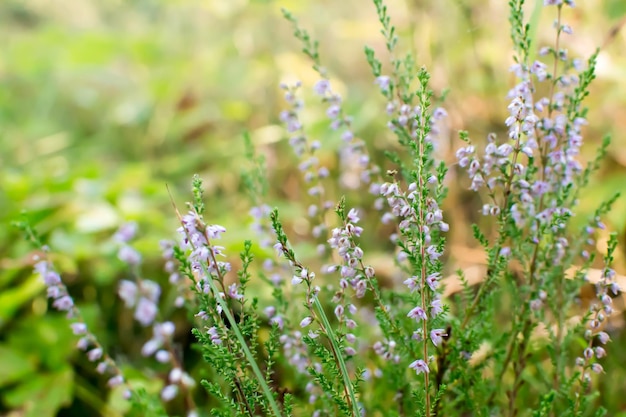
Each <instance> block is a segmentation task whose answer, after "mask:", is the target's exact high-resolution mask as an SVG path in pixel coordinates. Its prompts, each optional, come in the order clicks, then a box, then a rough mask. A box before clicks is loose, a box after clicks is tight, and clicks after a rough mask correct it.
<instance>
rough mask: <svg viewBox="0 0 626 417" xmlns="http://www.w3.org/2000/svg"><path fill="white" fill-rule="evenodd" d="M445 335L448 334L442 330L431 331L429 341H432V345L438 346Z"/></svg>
mask: <svg viewBox="0 0 626 417" xmlns="http://www.w3.org/2000/svg"><path fill="white" fill-rule="evenodd" d="M447 335H448V334H447V333H446V332H445V330H444V329H433V330H431V332H430V340H432V342H433V345H435V346H439V345H440V344H441V342H442V341H443V338H444V337H445V336H447Z"/></svg>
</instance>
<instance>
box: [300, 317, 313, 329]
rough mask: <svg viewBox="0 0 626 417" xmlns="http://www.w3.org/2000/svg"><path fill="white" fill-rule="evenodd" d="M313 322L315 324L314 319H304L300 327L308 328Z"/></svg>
mask: <svg viewBox="0 0 626 417" xmlns="http://www.w3.org/2000/svg"><path fill="white" fill-rule="evenodd" d="M312 322H313V317H311V316H307V317H305V318H303V319H302V321H301V322H300V327H302V328H304V327H308V326H309V325H310V324H311V323H312Z"/></svg>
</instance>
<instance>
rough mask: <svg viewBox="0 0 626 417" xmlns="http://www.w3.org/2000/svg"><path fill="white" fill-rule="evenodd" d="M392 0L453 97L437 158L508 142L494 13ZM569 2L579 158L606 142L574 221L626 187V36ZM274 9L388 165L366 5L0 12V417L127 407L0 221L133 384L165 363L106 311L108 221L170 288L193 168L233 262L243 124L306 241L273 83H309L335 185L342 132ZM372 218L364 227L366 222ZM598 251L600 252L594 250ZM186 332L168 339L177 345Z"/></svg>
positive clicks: (481, 3) (403, 28)
mask: <svg viewBox="0 0 626 417" xmlns="http://www.w3.org/2000/svg"><path fill="white" fill-rule="evenodd" d="M387 3H388V5H389V9H390V14H391V16H392V21H393V22H394V24H395V25H396V26H397V29H398V34H399V36H400V37H401V42H400V49H401V50H405V51H412V52H413V53H414V54H415V57H416V61H417V62H418V63H420V64H423V65H425V66H426V67H427V68H428V69H429V70H430V72H431V74H432V86H433V88H434V89H435V90H436V91H442V90H444V89H448V90H449V93H448V95H447V100H446V102H445V107H446V109H447V111H448V113H449V116H450V117H449V119H448V122H449V125H448V129H449V130H448V131H447V132H445V134H444V135H443V136H444V140H443V142H442V144H441V148H440V149H443V153H442V157H443V158H444V159H446V160H447V161H448V162H450V163H453V162H454V160H453V155H454V150H455V149H456V147H458V146H460V143H459V141H458V140H457V139H456V137H457V134H456V132H457V131H458V130H460V129H464V130H468V131H469V132H470V135H471V137H472V138H474V140H476V141H477V142H480V141H481V140H483V138H484V137H485V136H486V134H487V133H489V132H496V133H500V134H502V133H503V132H504V130H503V121H504V119H505V117H506V106H507V101H506V98H505V95H506V92H507V91H508V89H509V88H510V87H511V86H512V82H513V81H514V80H513V77H512V74H510V73H509V71H508V67H509V66H510V64H511V63H512V54H511V52H510V50H511V48H510V41H509V36H508V34H509V28H508V21H507V14H508V11H507V4H506V3H507V2H506V1H503V0H438V1H426V0H390V1H388V2H387ZM528 3H529V4H528V15H529V16H532V18H533V20H534V21H535V22H537V23H538V24H539V26H538V27H539V29H538V31H537V35H536V36H537V40H538V43H539V44H540V45H543V44H549V43H550V42H551V39H553V30H552V29H551V22H552V21H553V19H554V15H552V14H551V10H552V9H545V8H542V7H540V4H539V5H538V6H537V4H538V3H543V2H542V1H540V0H530V1H529V2H528ZM536 3H537V4H536ZM579 3H580V4H579V5H578V8H576V9H573V10H570V9H566V10H567V11H566V12H565V13H564V19H565V21H566V22H568V23H570V24H571V26H572V27H573V28H574V35H572V36H569V37H567V38H566V40H565V44H566V46H567V48H568V50H569V53H570V54H571V55H574V56H580V57H582V58H585V57H587V56H589V55H590V54H591V53H592V52H593V51H594V50H595V48H596V47H599V46H601V47H602V51H601V53H600V56H599V63H598V77H597V80H596V82H595V83H594V84H593V86H592V88H591V90H592V94H591V96H590V97H589V100H588V101H587V103H588V105H589V107H590V110H589V120H590V125H589V126H588V129H587V130H586V144H585V147H584V155H583V156H582V158H583V159H588V158H591V157H592V156H593V154H594V151H595V150H596V149H597V147H598V145H599V143H600V142H601V138H602V137H603V136H604V135H606V134H610V135H611V136H612V137H613V143H612V145H611V147H610V148H609V154H608V156H607V158H606V160H605V162H604V163H603V165H602V168H601V169H600V171H599V172H598V173H597V175H596V176H595V177H594V182H593V184H592V186H591V187H590V188H589V189H588V190H587V191H586V192H585V193H583V194H582V196H581V202H580V205H579V207H578V210H579V211H578V212H579V213H580V215H579V219H580V221H582V220H583V219H584V218H585V217H586V215H587V214H589V213H591V212H592V210H593V209H594V208H595V206H596V205H597V204H598V202H599V201H601V200H602V199H604V198H607V197H608V196H610V195H611V194H612V193H614V192H615V191H620V190H622V191H626V135H625V134H624V132H625V131H626V81H625V80H626V54H624V51H626V30H621V28H622V24H623V23H624V19H625V18H626V17H625V16H626V2H624V1H623V0H601V1H600V0H599V1H594V2H583V1H580V2H579ZM281 7H286V8H288V9H289V10H290V11H292V12H293V13H294V15H295V16H297V17H298V18H299V20H300V22H301V24H302V26H304V27H306V28H308V29H309V30H310V32H311V34H312V36H313V37H314V38H316V39H318V40H319V41H320V53H321V58H322V62H323V63H324V65H325V67H326V68H327V69H328V72H329V74H330V76H331V80H332V83H333V86H334V88H335V89H336V90H338V91H339V92H340V93H341V94H342V95H343V97H344V99H345V110H346V111H347V112H348V113H349V114H351V115H352V116H353V117H354V120H355V123H354V127H355V133H356V134H357V135H358V136H359V137H361V138H363V139H364V140H366V141H367V143H368V146H369V150H370V153H371V155H372V157H373V158H374V159H376V160H378V161H380V162H381V163H382V164H383V165H384V164H385V162H384V158H383V156H382V152H383V151H384V150H393V149H395V148H396V146H397V145H395V144H394V141H393V138H392V137H391V136H390V135H389V134H388V132H387V130H386V128H385V124H386V117H385V114H384V106H385V103H384V101H383V99H382V97H380V95H379V94H378V92H377V89H376V86H375V85H374V84H373V77H372V75H371V73H370V70H369V68H368V66H367V64H366V61H365V56H364V53H363V47H364V46H365V45H369V46H371V47H372V48H374V49H375V50H376V51H377V52H378V53H379V58H381V60H383V62H385V59H386V55H385V51H384V42H383V39H382V36H381V35H380V33H379V23H378V21H377V18H376V14H375V8H374V6H373V4H371V3H370V2H368V1H365V0H342V1H337V0H284V1H270V0H267V1H264V0H228V1H224V0H134V1H124V0H29V1H28V2H23V1H20V0H2V1H1V2H0V225H1V227H0V415H9V416H35V415H36V416H40V417H44V416H55V415H59V416H87V415H89V416H97V415H107V416H117V415H122V413H123V410H124V405H123V403H122V401H121V400H120V396H119V395H115V393H113V394H111V393H109V392H108V391H107V390H106V389H105V387H104V384H105V381H103V380H101V378H99V377H98V375H96V374H95V372H94V371H93V369H92V365H91V364H90V363H88V362H86V360H85V359H84V358H83V357H82V356H81V355H80V354H79V353H76V352H75V351H74V344H75V338H74V336H72V335H71V333H70V331H69V329H68V328H67V326H66V323H65V320H64V318H63V317H62V316H59V315H57V314H55V313H48V314H46V311H47V310H48V304H47V301H46V299H45V296H44V293H43V284H42V283H40V282H39V281H38V280H37V279H36V278H35V277H34V276H32V273H31V266H32V261H31V259H32V254H33V252H32V247H31V246H29V244H28V243H27V242H26V241H24V240H23V239H22V237H21V235H20V233H19V231H18V230H17V229H15V228H12V227H11V226H10V223H11V221H13V220H17V219H18V218H19V216H20V213H21V212H22V211H27V212H28V217H29V218H30V219H31V221H33V222H34V223H35V225H36V228H37V230H38V231H39V232H40V233H41V234H42V236H43V237H44V238H45V240H46V241H47V242H48V243H49V245H50V246H51V247H52V250H53V253H54V260H55V262H56V264H57V266H58V268H59V269H60V270H62V271H63V273H64V279H65V280H66V282H67V284H68V286H69V287H70V290H71V291H72V293H73V295H74V296H75V298H76V300H77V301H78V303H79V304H80V305H81V307H82V308H83V310H84V313H85V316H86V318H87V320H88V322H89V323H90V325H91V327H92V328H93V330H94V331H95V332H96V333H97V334H98V336H99V337H100V338H101V340H102V342H103V344H104V345H105V346H107V347H108V348H109V350H110V352H111V353H112V354H113V355H114V356H115V357H118V358H120V361H121V363H122V364H123V365H126V364H130V363H133V364H135V365H134V366H130V365H128V372H129V373H130V374H131V375H132V376H133V377H134V378H137V379H139V380H141V379H144V380H145V385H146V387H148V388H149V389H153V390H156V391H158V388H159V387H160V384H161V383H162V380H161V379H159V378H160V377H162V376H163V372H164V371H165V370H159V368H158V367H156V368H155V367H154V364H153V363H151V362H150V361H144V362H142V359H141V358H140V355H139V354H138V350H139V348H140V347H141V342H142V336H146V334H143V335H142V333H141V331H140V330H138V329H136V328H132V326H131V327H130V328H129V327H128V326H127V325H124V323H126V322H128V317H129V316H128V312H127V311H125V310H124V309H123V307H122V306H121V304H120V302H119V301H118V300H117V299H116V294H115V291H116V290H115V289H116V282H117V281H118V280H119V279H121V278H124V277H125V276H127V275H128V274H129V273H128V271H127V269H126V267H125V266H124V265H123V264H122V263H121V262H120V261H119V260H117V258H116V256H115V248H114V246H113V245H112V243H111V240H110V236H111V235H112V234H113V233H114V231H115V229H116V228H117V227H118V226H119V225H120V224H121V223H122V222H124V221H127V220H135V221H137V222H138V223H139V225H140V230H141V233H140V237H139V239H138V241H137V242H136V246H137V247H138V249H140V250H141V252H142V254H143V255H144V258H145V263H144V268H143V274H144V275H145V277H147V278H151V279H155V280H162V281H163V282H166V281H167V277H166V274H165V273H164V272H162V264H163V262H162V261H161V259H160V250H159V246H158V240H159V239H163V238H172V237H173V236H174V230H175V228H176V218H175V216H174V214H173V211H172V208H171V203H170V200H169V196H168V192H167V189H166V184H167V185H168V186H169V189H170V190H171V192H172V196H173V198H174V200H175V201H176V202H177V203H178V204H179V205H180V206H182V203H183V202H184V201H186V200H188V199H189V198H190V179H191V176H192V175H193V174H194V173H198V174H199V175H200V176H201V177H202V178H203V179H204V180H205V185H206V203H207V216H206V217H207V218H208V219H209V221H210V222H211V223H218V224H222V225H224V226H225V227H226V228H227V229H228V231H229V233H228V236H227V238H226V246H227V251H229V252H231V253H233V255H234V254H236V253H237V251H238V250H239V249H240V248H241V245H242V244H241V242H242V240H243V239H244V238H245V237H246V236H248V235H249V234H250V231H249V229H248V228H247V227H246V224H248V223H249V222H250V219H249V216H248V210H249V208H250V201H249V199H248V197H247V195H246V193H245V189H244V188H245V187H243V185H242V181H241V172H242V170H244V169H247V168H246V167H248V168H249V166H250V164H249V162H248V161H247V160H246V158H245V156H244V153H245V152H244V141H243V134H244V132H249V134H250V135H251V137H252V139H253V142H254V144H255V147H256V148H257V151H258V152H259V153H260V154H262V155H264V156H265V158H266V161H267V165H268V170H269V184H270V189H271V190H272V191H270V193H269V195H268V196H267V203H268V204H270V205H271V206H278V207H280V208H281V210H282V215H283V218H284V219H285V220H286V223H287V226H288V230H289V231H290V233H292V234H293V235H294V236H296V240H297V238H298V237H302V240H304V236H306V235H308V232H309V230H308V223H307V222H306V220H305V219H304V218H303V216H304V211H303V207H306V205H304V204H303V202H302V201H301V198H300V196H301V188H302V184H301V180H300V175H299V173H298V172H297V168H296V163H295V161H296V159H295V157H294V156H293V154H292V151H291V149H290V148H289V146H288V144H287V139H286V137H287V136H286V134H285V132H284V130H283V129H282V127H281V126H280V122H279V121H278V114H279V112H280V111H281V110H282V109H284V108H285V103H284V102H283V99H282V93H281V91H280V90H279V88H278V84H279V83H280V82H282V81H293V80H295V79H300V80H302V82H303V84H304V87H305V89H304V95H303V96H304V98H305V100H306V102H307V110H306V111H305V113H304V120H305V123H306V127H307V132H308V134H309V135H310V137H311V138H315V139H319V140H321V141H322V143H323V149H322V151H321V154H320V157H321V158H322V159H323V162H324V163H325V164H326V165H328V166H330V167H331V171H332V172H333V175H336V174H337V172H338V167H337V164H338V163H339V162H338V161H339V159H338V157H337V153H338V152H337V149H338V147H339V146H340V139H339V137H338V134H337V133H336V132H332V131H330V130H329V129H328V122H327V120H326V119H325V116H324V112H325V108H324V105H323V104H321V103H319V101H318V99H317V98H315V97H314V96H313V94H312V93H311V87H312V85H313V84H314V83H315V82H316V81H317V80H318V76H317V75H316V74H315V72H314V71H313V70H312V69H311V63H310V62H309V61H308V59H307V58H306V57H305V56H304V55H303V54H302V53H300V49H301V46H300V44H299V43H298V42H297V41H296V40H294V38H293V36H292V28H291V26H290V25H289V24H288V22H286V21H285V20H284V19H283V18H282V17H281V13H280V8H281ZM446 138H447V139H446ZM450 178H451V181H450V186H451V193H450V198H449V200H448V203H447V207H445V209H446V210H445V213H446V216H447V217H448V219H449V221H450V223H451V224H452V226H453V228H452V233H451V243H452V245H453V246H452V247H453V250H452V254H451V255H450V270H454V268H455V267H457V266H459V265H460V266H462V267H470V266H472V265H471V263H472V259H476V257H475V256H473V252H471V251H472V247H473V246H474V244H473V242H472V239H471V236H470V234H469V229H468V228H467V223H468V222H471V221H473V220H475V219H476V218H477V215H476V211H477V209H478V207H480V206H479V201H477V200H476V197H475V196H473V195H472V194H471V193H467V192H466V191H464V190H463V188H462V181H461V182H460V184H461V186H459V182H457V181H456V178H455V171H454V169H453V170H452V172H451V176H450ZM347 195H348V199H349V201H352V202H353V204H352V205H359V204H362V205H364V206H365V205H366V204H367V201H368V198H369V197H367V196H364V193H358V192H347ZM625 201H626V199H624V198H622V199H621V200H620V201H618V203H617V205H616V207H615V209H614V210H613V211H612V213H611V214H610V216H609V217H608V219H607V221H606V223H607V224H608V226H609V229H610V230H613V231H617V232H618V233H619V234H620V239H621V242H622V246H621V247H620V253H619V254H618V258H617V261H616V268H617V270H618V271H619V272H620V273H622V274H623V273H624V272H625V268H624V267H625V264H624V248H625V247H626V245H624V244H623V243H624V233H625V231H626V227H625V226H626V203H625ZM366 217H368V216H367V215H366ZM368 221H369V222H370V223H371V224H372V226H371V227H375V226H374V224H376V216H374V215H372V216H370V219H369V220H368ZM365 245H366V247H367V246H369V248H368V249H370V250H371V251H370V252H369V253H370V254H371V256H372V258H373V259H378V263H379V270H381V271H382V272H381V275H385V274H384V271H385V268H387V264H388V262H386V260H387V259H388V258H389V254H386V253H385V252H384V249H385V248H384V247H380V246H379V245H378V246H377V245H376V242H371V243H370V244H368V243H366V244H365ZM599 245H600V246H599V249H600V250H602V246H601V245H602V239H601V240H600V242H599ZM313 249H314V245H312V244H309V245H308V246H307V245H304V244H303V246H302V251H303V254H304V256H307V255H309V256H313V254H314V250H313ZM387 249H388V247H387ZM366 253H367V252H366ZM234 256H235V255H234ZM391 275H392V274H389V276H390V277H391ZM389 279H392V277H391V278H389ZM389 285H393V282H391V283H390V284H389ZM621 309H623V305H622V307H621ZM622 314H623V313H621V312H620V313H619V315H620V316H621V315H622ZM181 318H184V315H183V316H182V317H181ZM614 320H615V321H614V325H613V329H612V331H613V333H612V337H613V340H614V341H613V343H612V348H611V351H610V355H609V358H608V359H607V365H606V366H605V368H607V369H608V370H610V371H609V372H610V373H611V378H610V379H611V381H608V382H607V383H605V385H603V386H602V401H603V403H605V404H606V405H607V406H608V407H609V408H610V409H611V413H610V415H626V412H624V410H626V400H624V395H625V394H626V384H620V383H619V382H616V381H624V380H626V369H625V368H624V364H626V353H625V350H624V349H621V348H620V347H623V346H625V345H626V334H625V332H624V331H623V330H622V327H621V326H622V325H621V323H622V320H621V319H620V317H616V318H614ZM184 330H185V329H183V332H182V333H181V334H180V335H179V339H180V343H181V345H183V346H187V345H188V344H189V340H188V339H189V336H188V335H185V334H184ZM144 333H145V331H144ZM190 357H191V358H192V359H193V358H194V357H193V353H190ZM195 359H196V360H198V358H197V357H196V358H195ZM190 360H191V359H190ZM190 366H194V364H193V363H192V364H191V365H190ZM150 367H152V368H153V370H152V371H150V370H149V368H150ZM162 371H163V372H162ZM159 372H161V373H159ZM199 372H201V371H199ZM118 394H119V393H118ZM620 411H622V414H618V413H619V412H620Z"/></svg>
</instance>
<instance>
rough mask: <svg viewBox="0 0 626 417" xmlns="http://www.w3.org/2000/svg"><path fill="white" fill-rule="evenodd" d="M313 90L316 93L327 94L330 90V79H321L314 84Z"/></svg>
mask: <svg viewBox="0 0 626 417" xmlns="http://www.w3.org/2000/svg"><path fill="white" fill-rule="evenodd" d="M313 91H315V93H316V94H317V95H320V96H324V95H326V93H327V92H329V91H330V81H328V80H327V79H321V80H319V81H318V82H316V83H315V85H314V86H313Z"/></svg>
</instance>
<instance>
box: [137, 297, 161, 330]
mask: <svg viewBox="0 0 626 417" xmlns="http://www.w3.org/2000/svg"><path fill="white" fill-rule="evenodd" d="M158 311H159V308H158V307H157V305H156V304H155V303H154V302H152V301H150V300H148V299H147V298H145V297H140V298H139V302H138V303H137V308H136V309H135V314H134V317H135V320H137V321H138V322H139V323H140V324H141V325H142V326H149V325H151V324H152V323H153V322H154V319H155V318H156V315H157V313H158Z"/></svg>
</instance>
